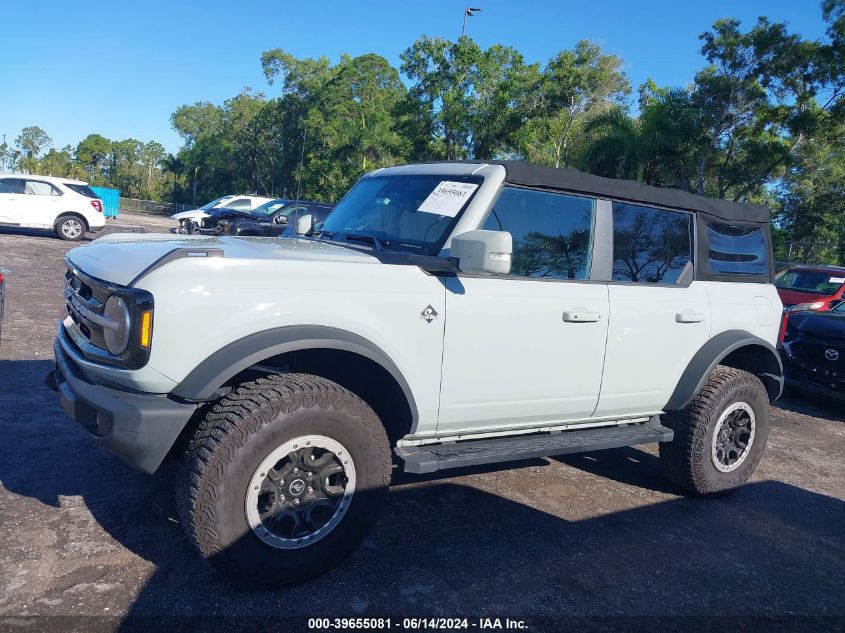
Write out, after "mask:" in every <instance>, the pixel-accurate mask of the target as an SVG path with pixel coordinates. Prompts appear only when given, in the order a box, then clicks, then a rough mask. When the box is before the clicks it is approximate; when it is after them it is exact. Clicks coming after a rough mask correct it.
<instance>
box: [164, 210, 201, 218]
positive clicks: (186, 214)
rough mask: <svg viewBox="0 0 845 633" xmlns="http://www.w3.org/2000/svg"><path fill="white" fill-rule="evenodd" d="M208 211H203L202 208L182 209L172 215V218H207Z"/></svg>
mask: <svg viewBox="0 0 845 633" xmlns="http://www.w3.org/2000/svg"><path fill="white" fill-rule="evenodd" d="M207 217H208V213H206V212H205V211H203V210H202V209H192V210H191V211H181V212H179V213H174V214H173V215H171V216H170V219H171V220H185V219H187V218H190V219H192V220H199V219H201V218H207Z"/></svg>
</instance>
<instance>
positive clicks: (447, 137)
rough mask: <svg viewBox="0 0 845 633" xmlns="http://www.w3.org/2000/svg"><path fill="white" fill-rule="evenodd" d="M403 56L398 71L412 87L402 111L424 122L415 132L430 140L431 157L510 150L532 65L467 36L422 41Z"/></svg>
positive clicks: (533, 74)
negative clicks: (454, 39)
mask: <svg viewBox="0 0 845 633" xmlns="http://www.w3.org/2000/svg"><path fill="white" fill-rule="evenodd" d="M401 57H402V67H401V69H402V72H403V73H404V74H405V75H406V76H408V77H409V78H410V79H411V80H412V81H413V82H414V84H413V85H412V87H411V89H410V91H409V99H410V103H408V104H406V106H405V110H406V112H408V113H413V115H415V116H418V117H421V118H422V119H423V121H425V123H424V124H423V125H419V126H416V130H417V131H418V132H420V133H425V134H431V135H432V136H433V142H432V143H430V144H429V146H428V149H429V151H431V153H432V156H431V158H445V159H447V160H455V159H459V158H495V157H496V156H497V155H498V154H499V153H501V152H505V151H507V150H508V149H510V145H511V137H512V135H513V134H514V132H515V131H516V130H517V129H518V128H519V127H520V125H521V123H522V121H523V119H524V111H523V104H524V103H525V101H526V99H527V97H528V95H529V93H530V90H531V87H532V86H533V85H534V83H536V74H537V66H536V65H535V66H528V65H526V64H525V61H524V59H523V57H522V55H521V54H520V53H519V52H518V51H517V50H515V49H513V48H510V47H506V46H500V45H496V46H493V47H491V48H489V49H487V50H482V49H481V48H479V46H478V45H477V44H476V43H475V42H474V41H473V40H471V39H470V38H468V37H462V38H460V39H459V40H458V41H457V42H450V41H448V40H445V39H443V38H439V37H436V38H429V37H427V36H423V37H421V38H419V39H418V40H417V41H416V42H414V44H413V45H412V46H411V47H410V48H408V49H407V50H406V51H405V52H404V53H402V55H401ZM416 145H417V146H418V147H421V146H424V144H422V143H419V142H418V143H416Z"/></svg>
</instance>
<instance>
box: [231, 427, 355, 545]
mask: <svg viewBox="0 0 845 633" xmlns="http://www.w3.org/2000/svg"><path fill="white" fill-rule="evenodd" d="M354 492H355V464H354V463H353V461H352V458H351V456H350V455H349V451H347V450H346V448H345V447H344V446H343V445H342V444H340V443H339V442H337V441H336V440H333V439H331V438H330V437H326V436H324V435H305V436H302V437H297V438H294V439H292V440H289V441H287V442H285V443H284V444H282V445H281V446H279V447H278V448H277V449H275V450H274V451H272V452H271V453H270V454H269V455H268V456H267V457H266V458H264V461H262V462H261V464H260V465H259V466H258V468H257V469H256V470H255V472H254V473H253V475H252V479H250V482H249V488H248V489H247V495H246V508H245V509H246V520H247V523H249V526H250V528H251V529H252V532H253V534H255V535H256V536H257V537H258V538H259V539H260V540H261V541H262V542H264V543H266V544H267V545H270V546H271V547H276V548H279V549H298V548H301V547H306V546H308V545H311V544H312V543H315V542H316V541H319V540H320V539H321V538H323V537H324V536H326V535H327V534H328V533H329V532H331V531H332V530H333V529H334V528H335V527H336V526H337V524H338V523H340V520H341V519H342V518H343V515H344V514H346V511H347V510H348V509H349V504H350V502H351V501H352V495H353V493H354Z"/></svg>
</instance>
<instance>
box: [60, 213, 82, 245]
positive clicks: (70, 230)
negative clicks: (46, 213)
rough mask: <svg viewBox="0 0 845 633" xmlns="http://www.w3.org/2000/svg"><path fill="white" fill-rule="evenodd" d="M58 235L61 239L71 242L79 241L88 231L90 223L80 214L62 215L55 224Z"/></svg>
mask: <svg viewBox="0 0 845 633" xmlns="http://www.w3.org/2000/svg"><path fill="white" fill-rule="evenodd" d="M53 229H54V230H55V231H56V235H58V236H59V238H60V239H63V240H67V241H70V242H78V241H79V240H81V239H82V238H83V237H85V233H86V232H87V231H88V223H87V222H86V221H85V220H83V219H82V218H81V217H79V216H78V215H73V214H68V215H60V216H59V217H58V219H57V220H56V223H55V224H54V225H53Z"/></svg>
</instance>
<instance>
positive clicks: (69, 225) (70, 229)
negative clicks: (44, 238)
mask: <svg viewBox="0 0 845 633" xmlns="http://www.w3.org/2000/svg"><path fill="white" fill-rule="evenodd" d="M61 230H62V235H64V236H65V237H67V238H69V239H72V240H73V239H76V238H77V237H79V236H80V235H82V223H81V222H80V221H79V220H74V219H73V218H69V219H67V220H65V221H64V222H62V227H61Z"/></svg>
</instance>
